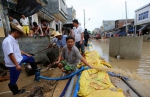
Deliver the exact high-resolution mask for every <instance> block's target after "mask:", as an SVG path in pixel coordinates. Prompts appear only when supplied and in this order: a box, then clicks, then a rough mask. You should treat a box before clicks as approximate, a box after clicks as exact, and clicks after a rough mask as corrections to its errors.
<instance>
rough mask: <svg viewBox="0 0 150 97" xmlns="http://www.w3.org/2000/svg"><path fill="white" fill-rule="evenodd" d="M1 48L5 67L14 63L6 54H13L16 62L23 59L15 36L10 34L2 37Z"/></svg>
mask: <svg viewBox="0 0 150 97" xmlns="http://www.w3.org/2000/svg"><path fill="white" fill-rule="evenodd" d="M2 48H3V52H4V60H5V64H6V67H15V64H14V63H13V62H12V61H11V60H10V58H9V56H8V55H9V54H11V53H13V54H14V56H15V58H16V61H17V62H18V64H19V63H20V62H21V60H22V59H23V57H22V56H21V51H20V48H19V44H18V41H17V40H15V38H14V37H12V36H11V35H9V36H8V37H6V38H5V39H4V41H3V43H2Z"/></svg>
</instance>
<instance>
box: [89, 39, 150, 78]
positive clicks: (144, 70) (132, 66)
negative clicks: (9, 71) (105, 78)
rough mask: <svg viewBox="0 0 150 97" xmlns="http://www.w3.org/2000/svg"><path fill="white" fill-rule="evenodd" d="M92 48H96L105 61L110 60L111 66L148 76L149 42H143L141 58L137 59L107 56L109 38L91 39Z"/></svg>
mask: <svg viewBox="0 0 150 97" xmlns="http://www.w3.org/2000/svg"><path fill="white" fill-rule="evenodd" d="M91 43H92V46H93V49H92V50H97V51H98V53H99V54H100V55H101V57H103V58H104V59H105V60H106V61H107V62H110V64H111V65H112V66H114V67H115V66H116V67H118V68H125V69H128V70H129V71H134V72H137V73H138V74H140V75H149V76H150V42H144V43H143V48H142V53H141V58H140V59H137V60H118V59H116V58H113V57H109V40H108V39H104V40H91Z"/></svg>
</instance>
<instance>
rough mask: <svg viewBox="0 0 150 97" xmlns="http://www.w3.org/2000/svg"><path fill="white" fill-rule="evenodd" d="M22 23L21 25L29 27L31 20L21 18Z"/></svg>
mask: <svg viewBox="0 0 150 97" xmlns="http://www.w3.org/2000/svg"><path fill="white" fill-rule="evenodd" d="M20 23H21V24H22V25H23V26H28V25H29V20H28V18H25V19H23V18H21V19H20Z"/></svg>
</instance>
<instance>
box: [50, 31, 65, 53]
mask: <svg viewBox="0 0 150 97" xmlns="http://www.w3.org/2000/svg"><path fill="white" fill-rule="evenodd" d="M54 37H56V38H54V39H53V40H52V42H51V44H50V45H49V46H48V47H47V48H50V47H51V46H52V45H53V43H54V42H55V43H57V46H58V47H59V48H60V52H61V51H62V48H63V47H64V46H66V37H67V35H62V34H60V33H59V32H55V34H54Z"/></svg>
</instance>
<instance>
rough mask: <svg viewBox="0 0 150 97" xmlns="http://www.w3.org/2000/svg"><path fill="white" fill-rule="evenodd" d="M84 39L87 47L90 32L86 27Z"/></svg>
mask: <svg viewBox="0 0 150 97" xmlns="http://www.w3.org/2000/svg"><path fill="white" fill-rule="evenodd" d="M84 39H85V46H86V47H87V44H88V40H89V33H88V31H87V29H85V31H84Z"/></svg>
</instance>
